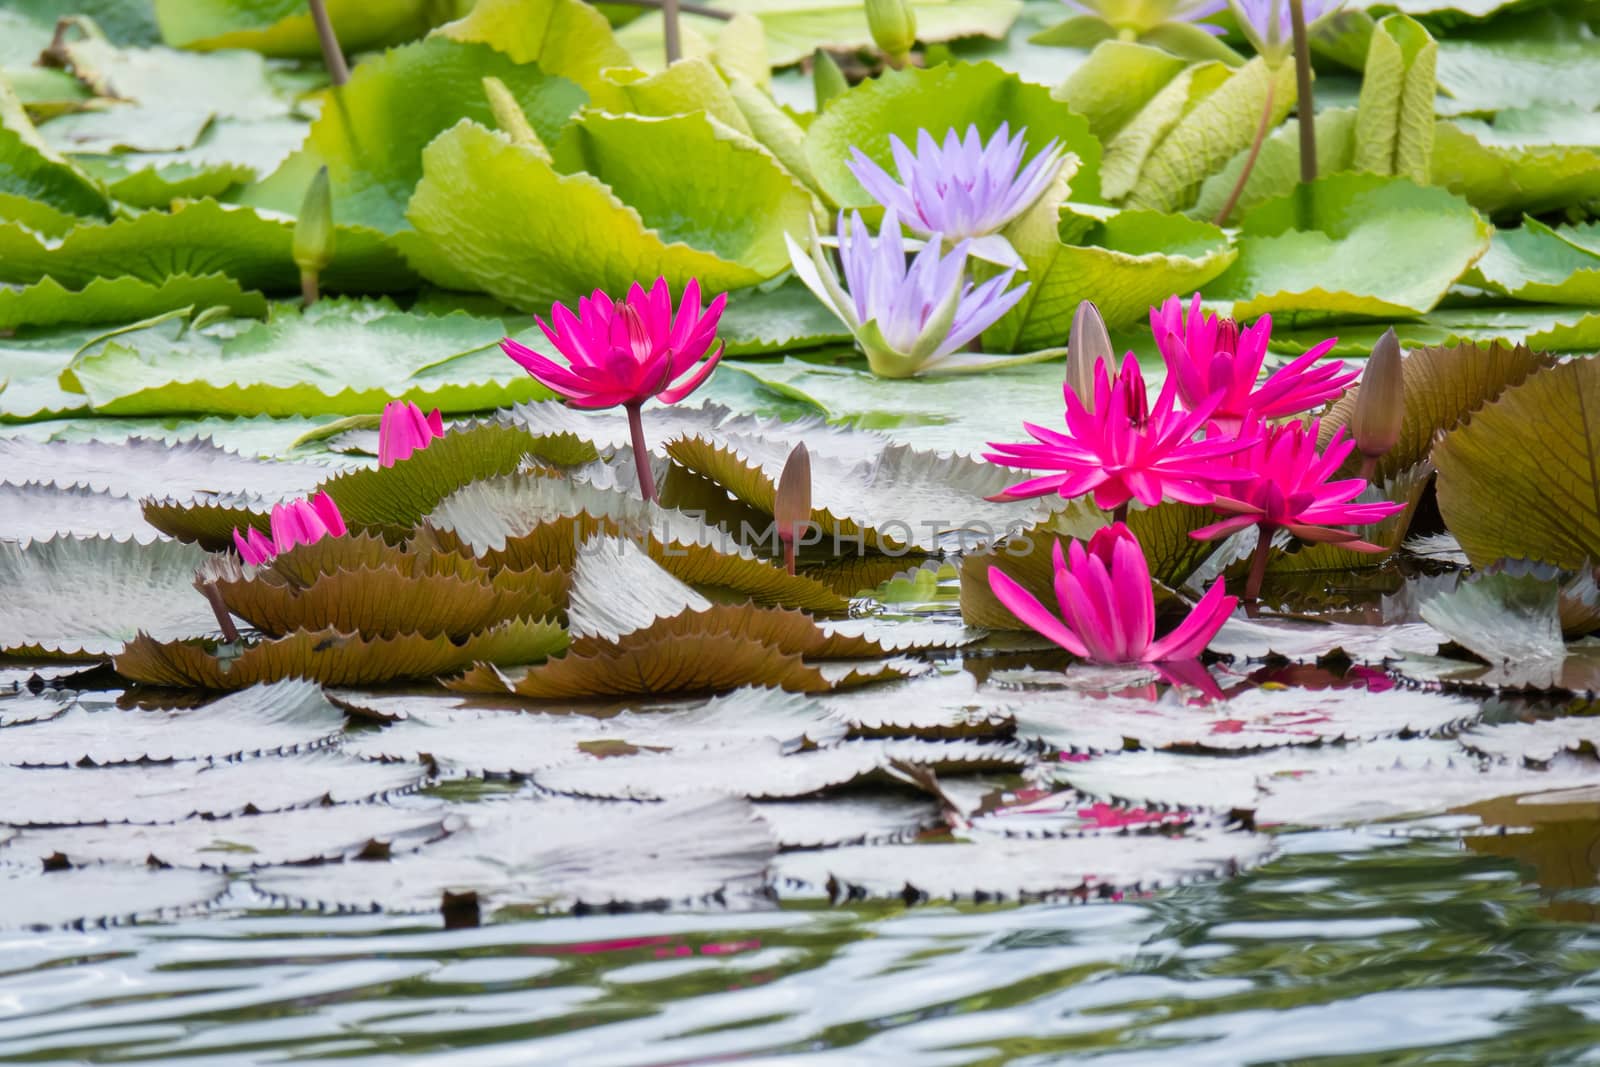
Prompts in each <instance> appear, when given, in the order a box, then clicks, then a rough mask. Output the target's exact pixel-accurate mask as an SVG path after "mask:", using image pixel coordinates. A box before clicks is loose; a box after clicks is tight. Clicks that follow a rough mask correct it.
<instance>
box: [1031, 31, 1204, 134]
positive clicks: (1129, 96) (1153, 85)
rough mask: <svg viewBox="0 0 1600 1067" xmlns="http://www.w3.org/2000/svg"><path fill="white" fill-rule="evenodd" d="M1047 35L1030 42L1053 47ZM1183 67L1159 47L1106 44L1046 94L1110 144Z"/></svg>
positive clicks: (1119, 42)
mask: <svg viewBox="0 0 1600 1067" xmlns="http://www.w3.org/2000/svg"><path fill="white" fill-rule="evenodd" d="M1078 17H1079V18H1093V16H1078ZM1067 21H1068V22H1072V21H1075V20H1073V19H1068V20H1067ZM1063 25H1065V23H1063ZM1050 32H1051V31H1050V30H1046V31H1044V32H1043V33H1040V34H1037V35H1036V36H1035V37H1033V41H1034V42H1035V43H1040V44H1048V43H1052V42H1049V41H1046V40H1045V39H1044V38H1045V37H1046V35H1048V34H1049V33H1050ZM1187 66H1188V64H1187V63H1185V62H1184V61H1183V60H1181V59H1179V58H1178V57H1176V56H1174V55H1171V54H1169V53H1167V52H1165V51H1163V50H1161V49H1159V48H1149V47H1147V46H1145V45H1141V44H1135V43H1133V42H1131V41H1117V40H1105V41H1101V42H1100V43H1099V44H1097V45H1095V46H1094V51H1093V52H1091V53H1089V58H1088V60H1087V61H1085V62H1084V64H1083V65H1082V66H1080V67H1078V68H1077V69H1076V70H1074V71H1073V72H1072V73H1071V74H1070V75H1068V76H1067V80H1066V81H1064V82H1062V83H1061V84H1060V85H1059V86H1057V87H1056V89H1055V91H1054V92H1052V93H1051V94H1050V95H1051V96H1053V97H1055V98H1056V99H1057V100H1060V101H1062V102H1063V103H1065V104H1067V106H1069V107H1071V108H1072V110H1074V111H1076V112H1077V113H1078V114H1080V115H1082V116H1083V117H1084V118H1086V119H1088V120H1089V131H1090V132H1091V133H1093V134H1094V135H1095V136H1096V137H1098V138H1100V140H1101V142H1102V143H1109V142H1110V140H1111V138H1113V137H1114V136H1116V134H1117V133H1118V132H1119V131H1120V130H1121V129H1122V128H1123V127H1125V126H1126V125H1127V124H1128V123H1129V122H1130V121H1132V119H1133V117H1134V116H1135V115H1137V114H1138V113H1139V112H1140V111H1141V110H1142V109H1143V108H1144V107H1145V105H1147V104H1149V103H1150V101H1151V100H1152V99H1153V98H1154V97H1155V95H1156V94H1157V93H1159V92H1160V91H1161V90H1162V88H1164V87H1165V86H1166V85H1168V84H1169V83H1170V82H1171V81H1172V79H1173V78H1175V77H1177V76H1178V74H1179V72H1180V71H1182V70H1183V69H1184V68H1185V67H1187Z"/></svg>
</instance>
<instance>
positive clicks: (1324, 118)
mask: <svg viewBox="0 0 1600 1067" xmlns="http://www.w3.org/2000/svg"><path fill="white" fill-rule="evenodd" d="M1248 155H1249V150H1248V149H1246V150H1245V151H1243V152H1240V153H1239V154H1238V155H1236V156H1234V157H1233V159H1231V160H1229V161H1228V165H1227V166H1226V167H1223V168H1222V169H1221V170H1219V171H1217V172H1216V173H1215V174H1213V175H1211V177H1209V178H1207V179H1206V180H1205V183H1204V184H1203V185H1201V186H1200V198H1199V199H1198V200H1196V201H1195V204H1194V207H1193V208H1191V209H1190V210H1189V213H1190V214H1191V215H1194V216H1195V217H1197V218H1202V219H1215V218H1216V217H1217V213H1218V212H1219V211H1221V210H1222V205H1223V204H1225V203H1227V201H1228V196H1229V194H1231V193H1232V192H1233V187H1234V186H1235V185H1237V184H1238V182H1239V175H1240V174H1241V173H1243V171H1244V165H1245V159H1246V157H1247V156H1248ZM1355 157H1356V111H1355V109H1354V108H1348V107H1336V108H1328V109H1326V110H1323V111H1318V112H1317V166H1318V168H1319V169H1320V172H1321V173H1323V174H1338V173H1340V172H1342V171H1347V170H1354V169H1355ZM1299 183H1300V124H1299V123H1298V122H1296V121H1295V120H1294V119H1289V120H1288V121H1286V122H1285V123H1284V124H1283V125H1282V126H1279V127H1278V128H1277V129H1276V130H1273V131H1272V133H1271V134H1269V135H1268V136H1267V139H1266V141H1264V142H1263V143H1262V145H1261V153H1260V155H1258V156H1257V157H1256V162H1255V165H1254V166H1253V167H1251V169H1250V177H1249V178H1247V179H1245V183H1244V191H1243V192H1241V193H1240V194H1239V202H1238V203H1237V204H1236V205H1235V206H1234V209H1233V213H1232V214H1230V215H1229V216H1228V218H1227V219H1226V220H1224V224H1231V223H1237V222H1238V220H1239V219H1240V218H1242V217H1243V216H1244V215H1245V214H1246V213H1247V212H1249V211H1250V210H1251V209H1252V208H1254V207H1256V206H1257V205H1259V204H1262V203H1265V202H1266V201H1268V200H1271V199H1273V198H1275V197H1280V196H1285V195H1287V194H1289V193H1292V192H1293V191H1294V187H1295V186H1296V185H1298V184H1299Z"/></svg>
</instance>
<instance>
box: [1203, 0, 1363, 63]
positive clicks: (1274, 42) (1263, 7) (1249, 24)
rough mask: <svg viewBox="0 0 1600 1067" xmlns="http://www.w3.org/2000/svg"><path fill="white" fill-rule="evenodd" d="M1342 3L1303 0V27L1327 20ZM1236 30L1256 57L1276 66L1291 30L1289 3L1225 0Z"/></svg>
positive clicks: (1290, 38)
mask: <svg viewBox="0 0 1600 1067" xmlns="http://www.w3.org/2000/svg"><path fill="white" fill-rule="evenodd" d="M1343 3H1344V0H1303V4H1302V7H1303V8H1304V10H1305V15H1306V27H1307V28H1308V29H1309V28H1310V27H1311V26H1312V25H1314V24H1315V23H1317V22H1319V21H1321V20H1322V19H1325V18H1327V17H1328V16H1329V15H1331V14H1333V13H1334V12H1335V11H1338V10H1339V8H1340V7H1342V6H1343ZM1228 6H1229V7H1231V8H1233V15H1234V18H1235V19H1237V20H1238V22H1239V29H1240V31H1241V32H1242V33H1243V34H1244V35H1245V39H1246V40H1248V41H1249V42H1250V47H1251V48H1254V49H1255V50H1256V54H1257V55H1259V56H1261V58H1263V59H1265V60H1266V61H1267V65H1268V66H1272V67H1276V66H1278V65H1279V64H1281V63H1282V62H1283V61H1284V60H1285V59H1287V58H1289V52H1290V50H1291V48H1292V47H1293V44H1294V31H1293V29H1292V27H1291V24H1290V20H1289V0H1228Z"/></svg>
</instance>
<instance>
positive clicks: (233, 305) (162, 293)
mask: <svg viewBox="0 0 1600 1067" xmlns="http://www.w3.org/2000/svg"><path fill="white" fill-rule="evenodd" d="M184 307H196V308H212V307H225V308H227V309H228V310H229V311H231V312H232V313H233V314H235V315H239V316H241V317H245V318H261V317H262V316H264V315H266V313H267V301H266V298H265V297H263V296H262V295H261V294H260V293H255V292H246V291H245V290H244V289H242V288H241V287H240V286H239V283H238V282H236V281H234V280H233V279H232V278H229V277H228V276H226V275H223V274H204V275H201V276H199V277H193V276H190V275H188V274H174V275H171V276H170V277H168V278H166V279H165V280H164V281H162V282H161V283H160V284H156V283H153V282H148V281H144V280H143V279H140V278H131V277H127V276H124V277H120V278H94V279H92V280H91V281H90V282H89V284H87V285H85V286H84V287H83V288H82V289H77V290H73V289H68V288H66V287H65V286H63V285H61V284H60V283H58V282H57V281H56V280H55V279H54V278H51V277H49V276H46V277H45V278H43V279H41V280H40V281H39V282H38V284H36V285H30V286H27V287H26V288H21V289H7V288H0V330H14V329H17V328H18V327H22V326H59V325H64V324H70V325H80V324H88V323H98V322H128V321H130V320H138V319H146V318H149V317H151V316H152V315H159V314H160V313H161V312H163V311H171V310H173V309H174V308H184Z"/></svg>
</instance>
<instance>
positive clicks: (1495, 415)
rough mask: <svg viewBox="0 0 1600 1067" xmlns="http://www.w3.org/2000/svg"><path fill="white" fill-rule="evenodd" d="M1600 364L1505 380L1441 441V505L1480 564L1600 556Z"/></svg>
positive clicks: (1589, 562)
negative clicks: (1599, 464) (1510, 383)
mask: <svg viewBox="0 0 1600 1067" xmlns="http://www.w3.org/2000/svg"><path fill="white" fill-rule="evenodd" d="M1591 410H1596V411H1600V365H1597V364H1595V363H1593V362H1592V361H1589V360H1579V361H1577V362H1573V363H1563V364H1561V365H1559V366H1556V367H1551V368H1550V369H1548V370H1544V371H1541V372H1540V373H1538V374H1535V375H1533V376H1532V377H1530V378H1528V380H1526V381H1524V382H1523V383H1522V384H1520V385H1517V386H1514V387H1512V388H1509V389H1506V390H1505V391H1504V392H1503V393H1501V394H1500V396H1499V397H1498V398H1497V399H1496V400H1494V401H1493V402H1491V403H1489V404H1486V405H1484V406H1483V407H1482V408H1480V409H1479V410H1478V411H1476V412H1475V413H1474V414H1473V416H1472V418H1471V420H1470V421H1468V422H1467V423H1465V424H1464V425H1462V426H1459V427H1457V428H1456V429H1455V430H1454V431H1452V432H1451V433H1450V435H1449V436H1447V437H1446V438H1445V439H1444V441H1443V442H1441V443H1440V444H1439V445H1438V447H1436V448H1435V449H1434V451H1433V458H1434V463H1435V465H1437V466H1438V468H1439V480H1438V493H1439V512H1440V514H1441V515H1443V516H1444V521H1445V525H1447V526H1448V527H1449V528H1450V532H1451V533H1453V534H1455V535H1456V538H1457V540H1459V541H1460V542H1461V548H1462V550H1463V551H1465V552H1466V554H1467V558H1468V559H1470V560H1472V562H1473V564H1474V565H1475V566H1479V567H1483V566H1487V565H1488V564H1490V563H1493V562H1494V561H1495V560H1497V559H1500V558H1502V557H1506V558H1512V559H1531V560H1538V561H1540V562H1544V563H1553V564H1555V565H1556V566H1558V567H1560V568H1562V569H1563V570H1568V571H1578V570H1583V569H1587V568H1589V567H1591V566H1593V563H1594V561H1595V560H1597V559H1600V477H1597V476H1596V465H1595V457H1596V455H1597V454H1600V422H1597V421H1595V420H1594V419H1593V418H1592V416H1591V415H1590V414H1589V412H1590V411H1591Z"/></svg>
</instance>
